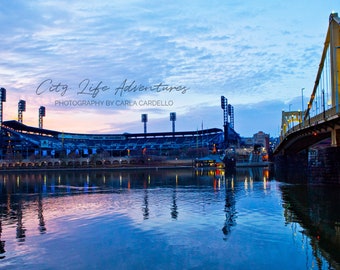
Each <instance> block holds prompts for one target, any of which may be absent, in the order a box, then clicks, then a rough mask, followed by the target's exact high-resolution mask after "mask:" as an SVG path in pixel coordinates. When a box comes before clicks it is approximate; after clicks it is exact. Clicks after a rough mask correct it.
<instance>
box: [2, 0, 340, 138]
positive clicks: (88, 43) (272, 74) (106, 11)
mask: <svg viewBox="0 0 340 270" xmlns="http://www.w3.org/2000/svg"><path fill="white" fill-rule="evenodd" d="M331 12H340V2H339V1H335V0H308V1H307V0H299V1H296V0H285V1H279V0H256V1H255V0H245V1H239V0H224V1H221V0H210V1H206V0H173V1H162V0H157V1H155V0H149V1H145V0H124V1H118V0H101V1H94V0H89V1H80V0H76V1H62V0H58V1H57V0H43V1H40V0H35V1H27V0H13V1H5V0H2V1H1V7H0V24H1V29H2V30H1V31H0V37H1V43H0V79H1V80H0V87H3V88H5V89H6V90H7V98H6V102H4V103H3V120H4V121H6V120H17V119H18V102H19V100H25V101H26V111H25V112H23V123H24V124H26V125H30V126H35V127H37V126H38V123H39V121H38V110H39V107H40V106H44V107H45V108H46V116H45V117H44V118H43V127H44V128H46V129H51V130H58V131H64V132H74V133H100V134H101V133H103V134H104V133H105V134H122V133H136V132H138V133H139V132H140V133H142V132H143V131H144V126H143V123H142V122H141V114H147V115H148V122H147V131H148V132H168V131H172V123H171V122H170V116H169V115H170V113H171V112H176V116H177V117H176V122H175V125H176V131H194V130H197V129H201V128H202V127H203V128H204V129H206V128H221V129H222V128H223V111H222V109H221V96H225V97H226V98H227V99H228V103H229V104H231V105H232V106H233V107H234V113H235V115H234V119H235V120H234V121H235V123H234V127H235V131H236V132H237V133H239V134H240V136H242V137H250V136H252V135H253V134H254V133H257V132H258V131H263V132H265V133H268V134H270V136H272V137H277V136H279V131H280V125H281V113H282V110H286V111H287V110H288V109H289V108H290V109H291V110H299V109H301V107H302V95H301V93H302V91H301V89H302V88H305V90H304V97H303V98H304V99H303V101H304V103H305V104H307V101H308V100H309V96H310V94H311V93H312V89H313V85H314V81H315V78H316V74H317V69H318V66H319V63H320V59H321V54H322V50H323V44H324V41H325V37H326V32H327V29H328V19H329V15H330V14H331Z"/></svg>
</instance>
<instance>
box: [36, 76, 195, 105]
mask: <svg viewBox="0 0 340 270" xmlns="http://www.w3.org/2000/svg"><path fill="white" fill-rule="evenodd" d="M188 90H189V88H187V87H186V86H183V85H178V86H171V85H169V84H165V83H157V84H153V85H149V86H146V85H143V84H137V83H136V81H134V80H133V81H128V80H127V79H125V80H123V82H122V83H121V84H120V85H119V86H118V87H109V86H107V85H105V84H104V83H103V82H102V81H99V82H92V81H91V80H90V79H84V80H82V81H81V82H80V83H79V84H78V85H77V86H76V87H71V86H69V85H68V84H65V83H61V82H54V81H53V80H52V79H46V80H44V81H42V82H41V83H40V84H39V85H38V87H37V88H36V90H35V93H36V95H38V96H43V95H55V96H56V97H57V99H55V100H54V106H57V107H172V106H174V100H173V99H171V98H169V97H168V98H165V99H142V98H140V99H136V98H137V95H141V94H150V93H155V94H156V93H157V94H163V93H164V96H165V97H166V96H168V95H169V94H170V95H171V96H173V95H174V94H180V95H184V94H186V93H187V91H188ZM104 93H105V97H106V98H107V97H109V98H108V99H101V98H103V95H104ZM70 95H72V98H67V96H70ZM134 96H135V98H134ZM164 96H163V97H164ZM75 97H76V98H75ZM157 97H159V95H158V96H157Z"/></svg>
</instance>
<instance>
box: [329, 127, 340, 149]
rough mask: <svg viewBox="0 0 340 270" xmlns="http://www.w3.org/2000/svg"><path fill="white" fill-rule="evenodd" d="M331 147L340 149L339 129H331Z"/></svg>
mask: <svg viewBox="0 0 340 270" xmlns="http://www.w3.org/2000/svg"><path fill="white" fill-rule="evenodd" d="M331 139H332V142H331V146H334V147H340V130H339V129H332V132H331Z"/></svg>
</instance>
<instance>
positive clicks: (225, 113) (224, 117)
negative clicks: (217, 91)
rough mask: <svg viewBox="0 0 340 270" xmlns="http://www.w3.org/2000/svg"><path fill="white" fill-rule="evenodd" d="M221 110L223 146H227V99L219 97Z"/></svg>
mask: <svg viewBox="0 0 340 270" xmlns="http://www.w3.org/2000/svg"><path fill="white" fill-rule="evenodd" d="M221 108H222V110H223V127H224V144H225V146H226V147H228V145H229V121H228V109H229V108H228V99H227V98H226V97H224V96H221Z"/></svg>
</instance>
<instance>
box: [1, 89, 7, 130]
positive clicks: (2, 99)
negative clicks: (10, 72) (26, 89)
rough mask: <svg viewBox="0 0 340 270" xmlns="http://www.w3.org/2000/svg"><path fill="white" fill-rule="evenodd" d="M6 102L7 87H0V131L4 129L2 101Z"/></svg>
mask: <svg viewBox="0 0 340 270" xmlns="http://www.w3.org/2000/svg"><path fill="white" fill-rule="evenodd" d="M3 102H6V89H5V88H2V87H1V88H0V131H1V129H2V108H3V106H2V103H3Z"/></svg>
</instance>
